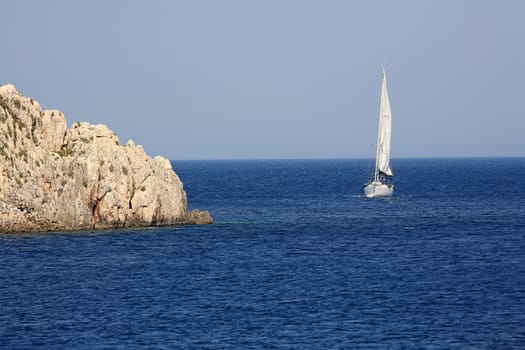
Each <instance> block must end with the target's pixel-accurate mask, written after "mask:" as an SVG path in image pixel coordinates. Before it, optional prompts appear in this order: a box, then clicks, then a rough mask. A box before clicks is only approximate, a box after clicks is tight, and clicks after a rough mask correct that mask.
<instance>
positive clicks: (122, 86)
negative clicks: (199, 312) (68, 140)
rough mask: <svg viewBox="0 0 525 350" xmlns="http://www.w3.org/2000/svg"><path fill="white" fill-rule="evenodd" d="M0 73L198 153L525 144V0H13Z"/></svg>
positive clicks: (169, 153) (451, 153) (69, 109)
mask: <svg viewBox="0 0 525 350" xmlns="http://www.w3.org/2000/svg"><path fill="white" fill-rule="evenodd" d="M0 13H1V14H2V31H1V40H0V43H1V45H0V84H2V85H3V84H8V83H11V84H14V85H15V86H16V87H17V89H18V90H19V91H21V92H22V93H23V94H24V95H26V96H29V97H31V98H33V99H34V100H37V101H38V102H39V103H40V104H41V106H42V107H43V109H59V110H60V111H62V112H63V113H64V115H65V117H66V119H67V121H68V124H69V125H71V124H72V123H74V122H76V121H87V122H90V123H93V124H99V123H101V124H106V125H108V127H109V128H110V129H112V130H113V131H115V133H116V134H117V135H118V136H119V138H120V141H121V143H125V142H127V140H128V139H133V140H134V141H135V143H137V144H141V145H143V146H144V148H145V149H146V152H147V153H148V154H149V155H151V156H155V155H162V156H164V157H166V158H168V159H172V160H184V159H274V158H373V157H374V156H375V149H374V143H375V141H376V132H377V123H378V122H377V118H378V112H379V94H380V91H379V90H380V80H381V63H383V62H384V64H385V66H386V71H387V80H388V88H389V93H390V102H391V106H392V113H393V117H392V123H393V125H392V129H393V131H392V157H394V158H396V157H397V158H407V157H409V158H410V157H500V156H505V157H507V156H525V137H523V135H524V131H525V112H524V111H525V109H524V108H523V107H522V106H523V103H524V101H525V88H524V86H525V84H524V82H525V70H524V63H525V21H524V20H523V14H524V13H525V1H520V0H506V1H495V0H493V1H486V0H440V1H429V0H412V1H408V0H398V1H386V0H385V1H379V0H367V1H350V0H264V1H263V0H259V1H256V0H252V1H250V0H209V1H205V0H187V1H179V0H171V1H170V0H165V1H161V0H149V1H118V0H112V1H107V0H104V1H101V0H90V1H70V0H46V1H39V0H33V1H30V0H17V1H7V0H0Z"/></svg>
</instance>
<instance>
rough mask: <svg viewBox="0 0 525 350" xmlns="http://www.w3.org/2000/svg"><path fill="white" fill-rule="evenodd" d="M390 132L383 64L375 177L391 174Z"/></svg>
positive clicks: (390, 124) (388, 106) (389, 111)
mask: <svg viewBox="0 0 525 350" xmlns="http://www.w3.org/2000/svg"><path fill="white" fill-rule="evenodd" d="M391 132H392V111H391V110H390V101H389V99H388V91H387V88H386V73H385V67H384V66H383V78H382V81H381V105H380V107H379V129H378V133H377V151H376V152H377V153H376V175H375V176H376V179H377V176H378V175H379V174H383V175H387V176H393V175H394V173H393V171H392V167H391V165H390V134H391Z"/></svg>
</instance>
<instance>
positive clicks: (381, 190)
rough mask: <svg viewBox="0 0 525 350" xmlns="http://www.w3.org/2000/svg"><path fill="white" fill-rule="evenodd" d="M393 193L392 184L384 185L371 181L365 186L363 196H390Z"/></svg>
mask: <svg viewBox="0 0 525 350" xmlns="http://www.w3.org/2000/svg"><path fill="white" fill-rule="evenodd" d="M393 195H394V186H393V185H390V186H389V185H385V184H384V183H381V182H372V183H369V184H368V185H366V186H365V196H367V197H368V198H374V197H392V196H393Z"/></svg>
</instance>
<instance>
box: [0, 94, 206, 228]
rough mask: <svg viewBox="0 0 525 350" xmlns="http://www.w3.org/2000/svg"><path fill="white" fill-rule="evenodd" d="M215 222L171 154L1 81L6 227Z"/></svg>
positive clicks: (0, 207) (1, 217)
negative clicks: (151, 152) (195, 201)
mask: <svg viewBox="0 0 525 350" xmlns="http://www.w3.org/2000/svg"><path fill="white" fill-rule="evenodd" d="M211 222H212V218H211V216H210V215H209V213H208V212H200V211H197V210H196V211H193V212H189V211H188V206H187V201H186V193H185V192H184V189H183V185H182V182H181V181H180V180H179V178H178V176H177V175H176V174H175V172H174V171H173V169H172V167H171V164H170V162H169V161H168V160H167V159H164V158H162V157H155V158H150V157H148V155H147V154H146V152H145V151H144V149H143V148H142V146H139V145H135V144H134V143H133V141H128V142H127V143H126V144H125V145H121V144H120V141H119V139H118V137H117V136H116V135H115V134H114V133H113V132H112V131H110V130H109V129H108V128H107V127H106V126H105V125H91V124H89V123H79V122H76V123H74V124H73V125H72V126H71V128H69V129H68V128H67V124H66V120H65V118H64V116H63V114H62V113H61V112H60V111H58V110H46V111H42V109H41V107H40V105H39V104H38V102H36V101H34V100H33V99H31V98H28V97H25V96H23V95H21V94H20V93H19V92H18V91H17V90H16V89H15V87H14V86H13V85H4V86H0V232H4V233H5V232H41V231H56V230H87V229H99V228H100V229H102V228H114V227H133V226H154V225H175V224H193V223H211Z"/></svg>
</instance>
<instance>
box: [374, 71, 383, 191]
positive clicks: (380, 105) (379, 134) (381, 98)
mask: <svg viewBox="0 0 525 350" xmlns="http://www.w3.org/2000/svg"><path fill="white" fill-rule="evenodd" d="M381 70H382V73H383V74H382V76H381V97H380V102H379V118H378V120H379V121H378V126H377V141H376V165H375V171H374V182H377V179H378V177H379V149H380V147H381V145H380V137H381V112H382V105H383V89H384V85H385V75H386V73H385V65H384V64H382V63H381Z"/></svg>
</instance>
